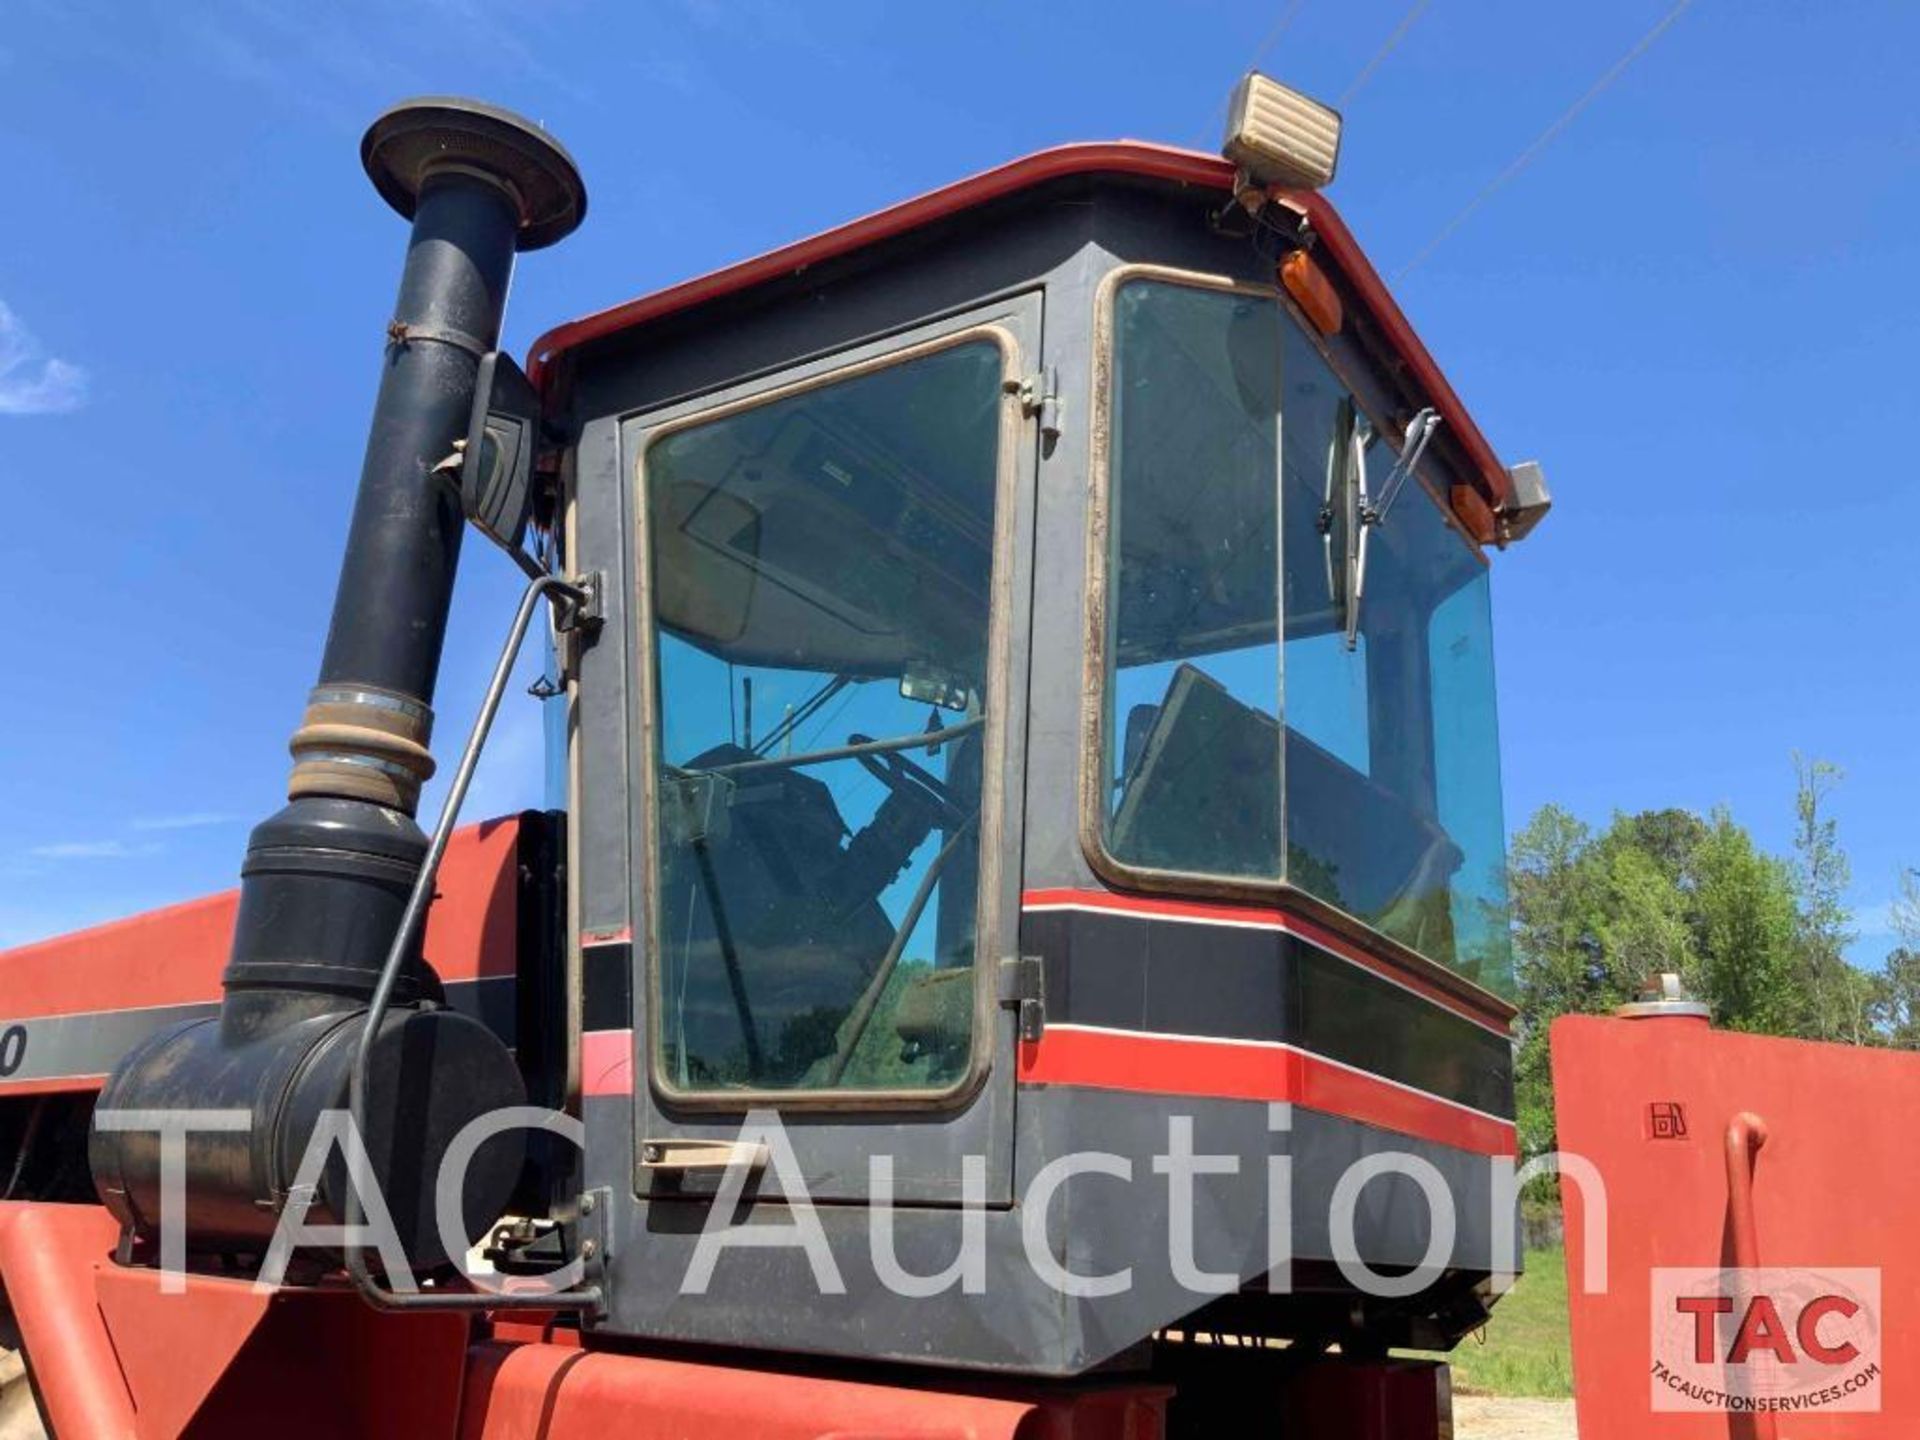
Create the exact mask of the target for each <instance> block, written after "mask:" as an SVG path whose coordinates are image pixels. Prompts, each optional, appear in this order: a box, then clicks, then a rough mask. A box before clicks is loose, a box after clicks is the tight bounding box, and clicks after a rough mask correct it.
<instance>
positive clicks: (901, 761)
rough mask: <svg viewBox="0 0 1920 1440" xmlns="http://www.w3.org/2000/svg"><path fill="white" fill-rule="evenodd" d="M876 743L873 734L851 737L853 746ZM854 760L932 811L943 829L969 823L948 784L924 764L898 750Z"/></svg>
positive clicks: (893, 790)
mask: <svg viewBox="0 0 1920 1440" xmlns="http://www.w3.org/2000/svg"><path fill="white" fill-rule="evenodd" d="M872 743H873V737H872V736H870V735H860V734H853V735H849V736H847V744H849V745H871V744H872ZM853 758H854V759H856V760H858V761H859V762H860V767H861V768H862V769H863V770H865V771H866V772H867V773H868V774H869V775H871V776H873V778H874V779H876V780H878V781H879V782H880V783H881V784H882V785H884V786H886V787H887V789H889V790H891V791H892V792H893V793H894V794H896V795H898V796H900V797H901V798H902V799H905V800H911V801H915V802H917V803H918V804H921V805H924V806H926V807H927V808H928V809H930V810H931V811H932V812H933V813H934V815H935V816H936V817H937V818H938V820H939V824H940V828H941V829H943V830H951V829H953V828H955V827H956V826H958V825H961V824H963V823H965V821H966V819H967V812H966V811H964V810H962V809H961V808H960V807H959V806H958V805H956V804H954V803H953V796H952V794H951V793H950V792H949V791H948V790H947V786H946V782H945V781H944V780H942V779H940V777H939V776H937V775H935V774H934V773H933V772H932V771H931V770H928V769H927V768H926V767H925V766H924V765H919V764H916V763H915V762H914V761H912V760H909V759H907V757H906V756H905V755H903V754H901V753H900V752H899V751H898V750H887V751H882V752H881V753H880V754H878V755H856V756H854V757H853Z"/></svg>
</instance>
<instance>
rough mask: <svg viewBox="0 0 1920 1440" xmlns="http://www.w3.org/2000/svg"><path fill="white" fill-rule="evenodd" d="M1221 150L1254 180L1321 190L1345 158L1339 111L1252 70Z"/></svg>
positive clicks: (1236, 98) (1237, 96) (1237, 93)
mask: <svg viewBox="0 0 1920 1440" xmlns="http://www.w3.org/2000/svg"><path fill="white" fill-rule="evenodd" d="M1220 153H1221V154H1222V155H1225V156H1226V157H1227V159H1229V160H1231V161H1232V162H1233V163H1234V164H1235V165H1237V166H1238V167H1239V168H1240V169H1241V171H1242V172H1244V174H1245V175H1246V177H1247V180H1248V181H1249V182H1250V183H1251V184H1253V185H1257V186H1260V187H1262V188H1265V187H1267V186H1273V185H1285V186H1290V187H1294V188H1297V189H1304V190H1318V189H1319V188H1320V187H1321V186H1323V185H1326V184H1328V183H1329V182H1330V181H1332V179H1333V171H1334V166H1335V165H1336V164H1337V163H1338V161H1339V159H1340V114H1339V112H1338V111H1336V110H1330V109H1328V108H1327V107H1326V106H1325V105H1322V104H1321V103H1320V102H1319V101H1317V100H1309V99H1308V98H1307V97H1306V96H1304V95H1302V94H1301V93H1300V92H1299V91H1298V90H1289V89H1288V88H1287V87H1286V86H1285V85H1282V84H1281V83H1280V82H1279V81H1277V80H1269V79H1268V78H1267V77H1266V76H1265V75H1262V74H1261V73H1260V72H1259V71H1257V70H1249V71H1248V72H1247V74H1246V78H1245V79H1243V80H1242V81H1241V82H1240V84H1239V86H1238V87H1237V88H1236V89H1235V90H1234V92H1233V101H1232V103H1231V104H1229V105H1228V107H1227V138H1226V140H1225V141H1224V142H1223V143H1222V145H1221V146H1220Z"/></svg>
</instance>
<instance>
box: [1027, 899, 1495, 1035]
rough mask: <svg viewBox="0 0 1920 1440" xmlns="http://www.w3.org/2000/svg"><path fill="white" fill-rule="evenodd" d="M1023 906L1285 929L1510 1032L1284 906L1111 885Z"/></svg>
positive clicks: (1466, 1015)
mask: <svg viewBox="0 0 1920 1440" xmlns="http://www.w3.org/2000/svg"><path fill="white" fill-rule="evenodd" d="M1020 905H1021V908H1022V909H1025V910H1045V909H1060V910H1106V911H1110V912H1112V913H1113V914H1116V915H1133V916H1138V917H1139V918H1141V919H1161V920H1185V921H1202V922H1204V921H1208V920H1211V921H1214V922H1216V923H1219V924H1226V925H1252V926H1258V927H1262V928H1266V929H1272V930H1282V931H1285V932H1286V933H1287V934H1289V935H1297V936H1299V937H1300V938H1301V939H1302V940H1305V941H1308V942H1309V943H1311V944H1313V945H1316V946H1318V947H1319V948H1320V949H1322V950H1325V951H1326V952H1327V953H1328V954H1330V955H1337V956H1338V957H1339V958H1340V959H1342V960H1345V961H1346V962H1347V963H1348V964H1350V965H1357V966H1359V967H1360V968H1361V969H1362V970H1367V971H1370V972H1372V973H1373V974H1375V975H1378V976H1379V977H1380V978H1381V979H1383V980H1387V981H1390V982H1392V983H1393V984H1395V985H1398V986H1400V987H1401V988H1402V989H1403V990H1411V991H1413V993H1414V994H1416V995H1418V996H1419V997H1420V998H1421V999H1423V1000H1430V1001H1432V1002H1433V1003H1434V1004H1435V1005H1438V1006H1441V1007H1442V1008H1443V1009H1446V1010H1451V1011H1452V1012H1453V1013H1454V1014H1455V1015H1458V1016H1459V1017H1460V1018H1461V1019H1463V1020H1471V1021H1472V1022H1473V1023H1474V1024H1476V1025H1478V1026H1480V1027H1481V1028H1482V1029H1486V1030H1491V1031H1492V1032H1493V1033H1494V1034H1496V1035H1498V1036H1500V1037H1501V1038H1502V1039H1503V1040H1504V1039H1506V1038H1507V1036H1508V1035H1509V1034H1510V1033H1511V1030H1510V1025H1511V1021H1510V1020H1509V1018H1508V1016H1507V1014H1505V1013H1492V1012H1489V1011H1486V1010H1482V1009H1479V1008H1478V1007H1476V1006H1475V1005H1474V1004H1473V1003H1472V1002H1470V1001H1468V1000H1465V999H1462V998H1461V997H1460V996H1457V995H1452V994H1449V993H1448V992H1447V991H1445V990H1442V989H1441V988H1440V987H1439V986H1437V985H1434V984H1432V983H1430V982H1429V981H1426V980H1423V979H1421V978H1420V977H1419V976H1417V975H1414V974H1412V973H1411V972H1409V971H1407V970H1405V969H1402V968H1401V967H1400V966H1398V965H1394V964H1392V963H1390V962H1389V961H1386V960H1382V959H1380V958H1379V957H1378V956H1377V955H1369V954H1368V953H1367V952H1366V951H1365V950H1362V949H1361V948H1360V947H1359V946H1358V945H1355V944H1354V943H1353V942H1352V941H1350V940H1347V939H1344V938H1342V937H1341V936H1339V935H1336V934H1335V933H1334V932H1333V931H1331V930H1329V929H1327V928H1326V927H1325V926H1324V925H1320V924H1316V923H1315V922H1314V921H1312V920H1308V919H1306V918H1304V917H1302V916H1299V915H1293V914H1290V913H1288V912H1287V911H1285V910H1274V909H1265V908H1259V907H1255V906H1250V905H1210V904H1208V903H1207V902H1206V901H1204V900H1165V899H1160V898H1157V897H1156V898H1154V899H1151V900H1148V899H1144V898H1142V897H1140V896H1137V895H1116V894H1114V893H1113V892H1112V891H1110V890H1029V891H1027V892H1026V893H1025V894H1024V895H1022V896H1021V897H1020Z"/></svg>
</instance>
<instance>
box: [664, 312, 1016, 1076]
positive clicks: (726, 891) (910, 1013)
mask: <svg viewBox="0 0 1920 1440" xmlns="http://www.w3.org/2000/svg"><path fill="white" fill-rule="evenodd" d="M1003 368H1004V365H1003V361H1002V353H1001V350H1000V347H999V346H998V345H997V344H994V343H991V342H989V341H969V342H965V343H961V344H956V345H953V346H951V347H949V348H947V349H944V350H939V351H935V352H932V353H929V354H924V355H922V356H919V357H917V358H913V359H908V360H904V361H901V362H899V363H897V364H894V365H892V366H889V367H886V368H883V369H878V370H874V371H870V372H868V373H865V374H861V375H858V376H856V377H853V378H849V379H845V380H841V381H838V382H835V383H829V384H824V385H821V386H819V387H816V388H813V389H809V390H805V391H802V392H799V393H795V394H789V395H787V396H785V397H782V398H778V399H774V400H771V401H769V402H767V403H765V404H763V405H760V406H757V407H754V408H751V409H747V410H743V411H740V412H737V413H735V414H732V415H729V416H726V417H724V418H720V419H716V420H713V421H710V422H707V423H704V424H697V425H695V426H692V427H691V428H688V429H683V430H680V431H677V432H675V433H673V434H671V435H669V436H667V437H666V438H663V439H661V440H660V441H658V442H656V443H655V444H654V445H653V446H652V447H651V448H650V449H649V451H648V452H647V457H646V464H645V504H646V514H647V538H648V543H649V547H650V557H651V588H652V601H653V614H652V625H653V654H654V659H655V670H656V676H655V686H656V692H655V693H656V697H657V699H656V715H657V721H658V723H657V726H656V731H657V742H658V753H657V754H656V755H655V757H654V763H655V764H656V766H657V767H658V768H657V776H656V794H657V796H658V805H657V813H656V815H655V817H654V824H655V825H656V827H657V833H656V838H657V853H658V872H657V877H656V888H657V895H658V901H657V911H658V914H657V917H656V925H657V953H658V957H659V958H658V963H657V964H656V966H655V968H654V973H655V977H656V984H657V986H658V993H657V994H656V995H655V996H654V1004H653V1006H652V1010H653V1014H654V1016H655V1026H656V1034H655V1056H656V1063H657V1066H658V1072H659V1074H660V1077H661V1078H662V1079H663V1080H664V1081H665V1082H666V1083H667V1084H669V1085H670V1086H672V1087H674V1088H677V1089H680V1090H683V1091H724V1090H729V1089H740V1090H749V1089H750V1090H767V1089H774V1090H834V1089H926V1090H937V1089H944V1088H947V1087H950V1086H952V1085H954V1084H956V1083H958V1082H959V1081H960V1080H961V1079H962V1078H963V1077H964V1075H965V1074H966V1072H967V1069H968V1066H969V1061H970V1054H971V1045H972V1041H973V1015H974V1009H975V1007H974V1003H973V994H974V985H973V975H974V965H975V961H976V957H975V953H974V938H975V914H976V908H977V902H978V889H979V886H978V880H979V872H980V864H979V851H980V845H981V835H980V807H981V793H982V786H983V781H984V777H983V764H982V758H983V754H984V751H985V742H986V734H985V726H986V716H987V711H988V700H989V688H990V686H992V685H993V684H994V683H995V677H993V676H991V675H989V673H988V668H987V650H988V630H989V623H990V609H989V607H990V601H991V596H992V568H993V549H994V533H995V521H996V516H995V503H996V502H995V495H996V490H997V476H998V470H999V453H998V452H999V434H1000V407H1001V404H1002V400H1001V379H1002V371H1003Z"/></svg>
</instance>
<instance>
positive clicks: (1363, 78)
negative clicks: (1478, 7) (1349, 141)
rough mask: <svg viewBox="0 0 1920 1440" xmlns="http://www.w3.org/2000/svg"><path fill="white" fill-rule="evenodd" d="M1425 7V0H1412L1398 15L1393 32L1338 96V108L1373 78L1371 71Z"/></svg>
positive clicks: (1378, 65) (1401, 37)
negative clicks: (1403, 12)
mask: <svg viewBox="0 0 1920 1440" xmlns="http://www.w3.org/2000/svg"><path fill="white" fill-rule="evenodd" d="M1426 8H1427V0H1413V4H1412V6H1411V7H1410V8H1409V9H1408V10H1407V13H1406V14H1405V15H1402V16H1401V17H1400V23H1399V24H1398V25H1396V26H1394V27H1393V33H1392V34H1391V35H1389V36H1387V38H1386V39H1385V40H1383V41H1381V42H1380V48H1379V49H1378V50H1376V51H1374V52H1373V58H1372V59H1371V60H1369V61H1367V63H1366V64H1365V65H1363V66H1361V67H1360V73H1359V74H1358V75H1356V76H1354V77H1353V83H1352V84H1351V85H1349V86H1347V89H1346V93H1345V94H1344V95H1342V96H1341V97H1340V104H1339V108H1340V109H1342V110H1344V109H1346V108H1347V102H1348V101H1349V100H1351V99H1353V97H1354V96H1356V95H1358V94H1359V93H1360V87H1361V86H1362V85H1365V84H1366V83H1367V81H1369V80H1371V79H1372V78H1373V72H1374V71H1376V70H1378V69H1379V68H1380V62H1381V61H1382V60H1385V59H1386V58H1387V56H1389V55H1391V54H1392V53H1393V52H1394V50H1395V49H1397V48H1398V47H1399V44H1400V42H1401V41H1402V40H1404V39H1406V38H1407V31H1409V30H1411V29H1412V28H1413V22H1414V21H1416V20H1418V19H1419V18H1420V12H1421V11H1423V10H1425V9H1426Z"/></svg>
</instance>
